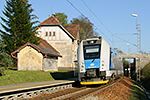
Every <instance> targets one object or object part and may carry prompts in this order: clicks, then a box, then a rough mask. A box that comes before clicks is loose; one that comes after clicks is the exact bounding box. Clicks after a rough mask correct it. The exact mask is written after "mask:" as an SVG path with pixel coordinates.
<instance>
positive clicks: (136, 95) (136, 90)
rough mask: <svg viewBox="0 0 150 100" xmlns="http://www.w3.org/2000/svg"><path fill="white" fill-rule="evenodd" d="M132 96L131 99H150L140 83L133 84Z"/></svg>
mask: <svg viewBox="0 0 150 100" xmlns="http://www.w3.org/2000/svg"><path fill="white" fill-rule="evenodd" d="M131 92H132V97H131V99H130V100H149V99H148V97H147V95H146V94H145V92H144V90H143V89H142V88H140V87H139V86H138V85H134V86H132V90H131Z"/></svg>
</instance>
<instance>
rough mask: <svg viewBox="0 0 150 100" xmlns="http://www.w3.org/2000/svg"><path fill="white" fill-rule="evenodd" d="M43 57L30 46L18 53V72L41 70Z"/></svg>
mask: <svg viewBox="0 0 150 100" xmlns="http://www.w3.org/2000/svg"><path fill="white" fill-rule="evenodd" d="M42 65H43V55H42V54H41V53H39V52H38V51H37V50H35V49H34V48H32V47H31V46H26V47H25V48H23V49H22V50H21V51H20V52H19V53H18V70H36V71H37V70H42Z"/></svg>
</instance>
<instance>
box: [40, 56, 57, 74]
mask: <svg viewBox="0 0 150 100" xmlns="http://www.w3.org/2000/svg"><path fill="white" fill-rule="evenodd" d="M43 66H44V71H58V67H57V57H50V56H48V57H46V58H44V61H43Z"/></svg>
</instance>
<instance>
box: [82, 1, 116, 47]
mask: <svg viewBox="0 0 150 100" xmlns="http://www.w3.org/2000/svg"><path fill="white" fill-rule="evenodd" d="M82 2H83V3H84V4H85V6H86V7H87V8H88V9H89V10H90V12H91V13H92V14H93V15H94V16H95V17H96V18H97V20H98V21H99V22H100V23H101V24H102V25H103V26H104V27H105V28H106V30H107V31H108V32H109V33H110V34H111V35H112V32H111V31H110V30H109V29H108V28H107V27H106V26H105V25H104V23H103V22H102V21H101V20H100V19H99V17H97V15H96V14H95V13H94V12H93V11H92V10H91V9H90V7H89V6H88V5H87V4H86V3H85V2H84V0H82ZM112 41H114V40H113V37H112ZM112 43H113V46H114V42H112Z"/></svg>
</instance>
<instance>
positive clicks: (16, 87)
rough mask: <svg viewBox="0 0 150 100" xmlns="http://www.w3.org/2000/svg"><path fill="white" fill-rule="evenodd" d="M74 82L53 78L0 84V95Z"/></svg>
mask: <svg viewBox="0 0 150 100" xmlns="http://www.w3.org/2000/svg"><path fill="white" fill-rule="evenodd" d="M73 82H75V81H74V80H55V81H45V82H34V83H26V84H17V85H7V86H0V95H1V94H4V93H10V92H15V91H23V90H29V89H36V88H44V87H50V86H55V85H61V84H69V83H73Z"/></svg>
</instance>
